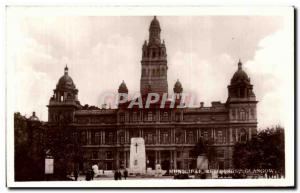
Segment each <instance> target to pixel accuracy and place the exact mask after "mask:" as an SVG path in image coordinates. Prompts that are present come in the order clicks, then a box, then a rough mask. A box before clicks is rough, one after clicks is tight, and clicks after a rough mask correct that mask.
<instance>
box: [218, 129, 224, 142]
mask: <svg viewBox="0 0 300 193" xmlns="http://www.w3.org/2000/svg"><path fill="white" fill-rule="evenodd" d="M217 143H218V144H222V143H223V131H218V133H217Z"/></svg>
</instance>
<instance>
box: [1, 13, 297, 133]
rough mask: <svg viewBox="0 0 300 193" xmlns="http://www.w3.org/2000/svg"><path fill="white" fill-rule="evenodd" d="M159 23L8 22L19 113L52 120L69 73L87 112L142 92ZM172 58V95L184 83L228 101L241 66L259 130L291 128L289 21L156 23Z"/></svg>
mask: <svg viewBox="0 0 300 193" xmlns="http://www.w3.org/2000/svg"><path fill="white" fill-rule="evenodd" d="M152 18H153V16H76V15H73V16H39V17H34V16H28V17H26V16H22V17H17V16H16V17H8V22H7V23H8V28H7V36H8V41H7V50H8V56H7V59H8V60H9V63H10V64H12V65H13V67H14V72H13V74H11V75H10V74H8V76H9V79H8V81H12V82H13V88H14V91H15V95H14V110H15V111H19V112H21V113H22V114H26V115H27V116H30V115H31V113H32V111H35V112H36V114H37V116H38V117H39V118H40V119H41V120H43V121H47V116H48V112H47V111H48V109H47V107H46V105H47V104H48V103H49V99H50V97H51V96H52V95H53V89H55V86H56V84H57V82H58V79H59V78H60V77H61V76H62V75H63V73H64V67H65V65H66V64H67V65H68V67H69V75H70V76H71V77H72V79H73V81H74V83H75V85H76V87H77V89H78V90H79V94H78V98H79V100H80V102H81V104H82V105H84V104H89V105H95V106H99V107H100V106H101V104H100V99H99V98H100V95H101V93H105V92H117V89H118V87H119V85H120V83H121V82H122V80H124V81H125V83H126V85H127V87H128V89H129V94H134V93H136V92H139V86H140V76H141V63H140V61H141V54H142V53H141V49H142V45H143V42H144V41H145V40H147V39H148V29H149V25H150V22H151V20H152ZM157 18H158V20H159V22H160V26H161V28H162V32H161V38H162V39H164V40H165V44H166V48H167V55H168V56H167V59H168V85H169V93H172V89H173V86H174V84H175V82H176V80H177V79H179V80H180V82H181V83H182V86H183V89H184V92H188V93H194V94H195V95H196V96H197V103H200V101H203V102H204V105H205V106H211V102H212V101H221V102H226V99H227V96H228V92H227V86H228V84H229V83H230V79H231V77H232V75H233V74H234V72H235V71H236V70H237V63H238V60H239V59H241V61H242V63H243V69H244V70H245V71H246V73H247V74H248V76H249V77H250V79H251V83H252V84H253V85H254V93H255V95H256V98H257V100H258V101H259V103H258V104H257V113H258V115H257V116H258V124H259V128H265V127H267V126H271V125H277V124H281V125H283V126H284V125H285V117H286V116H287V112H291V111H292V109H291V107H292V106H291V103H289V102H290V100H291V99H293V96H294V91H293V88H294V66H293V57H294V55H293V35H292V31H293V30H292V29H291V25H290V22H288V20H287V18H286V17H284V16H282V15H271V16H259V15H255V16H253V15H249V16H247V15H240V16H239V15H235V16H228V15H226V16H224V15H219V16H209V15H207V16H204V15H201V16H159V15H158V16H157Z"/></svg>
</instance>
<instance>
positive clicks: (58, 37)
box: [6, 6, 295, 188]
mask: <svg viewBox="0 0 300 193" xmlns="http://www.w3.org/2000/svg"><path fill="white" fill-rule="evenodd" d="M294 12H295V10H294V8H293V7H38V6H35V7H31V6H27V7H22V6H18V7H17V6H8V7H7V8H6V36H7V37H6V68H7V70H6V76H7V77H6V78H7V85H6V92H7V93H6V95H7V107H6V113H7V115H6V116H7V119H6V121H7V128H6V139H7V146H6V149H7V151H6V152H7V161H6V169H7V176H6V178H7V186H8V187H12V188H13V187H50V188H51V187H52V188H53V187H72V188H74V187H94V188H106V187H114V188H118V187H145V188H159V187H160V188H164V187H169V188H170V187H171V188H172V187H273V188H274V187H294V186H295V181H294V180H295V162H294V158H295V155H294V149H295V141H294V139H295V138H294V136H295V117H294V116H295V115H294V113H295V107H294V105H295V104H294V103H295V101H294V96H295V76H294V75H295V72H294V68H295V64H294V62H295V61H294V58H295V56H294Z"/></svg>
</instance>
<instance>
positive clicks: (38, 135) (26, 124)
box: [14, 112, 45, 181]
mask: <svg viewBox="0 0 300 193" xmlns="http://www.w3.org/2000/svg"><path fill="white" fill-rule="evenodd" d="M14 145H15V147H14V148H15V151H14V169H15V180H16V181H33V180H38V181H40V180H43V179H44V162H45V160H44V129H43V125H42V123H41V122H40V121H31V120H29V119H27V118H26V117H25V116H23V115H21V114H20V113H19V112H18V113H14Z"/></svg>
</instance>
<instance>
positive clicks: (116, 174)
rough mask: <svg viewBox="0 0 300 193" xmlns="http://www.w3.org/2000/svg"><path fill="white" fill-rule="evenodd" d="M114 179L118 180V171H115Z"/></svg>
mask: <svg viewBox="0 0 300 193" xmlns="http://www.w3.org/2000/svg"><path fill="white" fill-rule="evenodd" d="M114 178H115V180H118V171H117V170H115V174H114Z"/></svg>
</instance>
